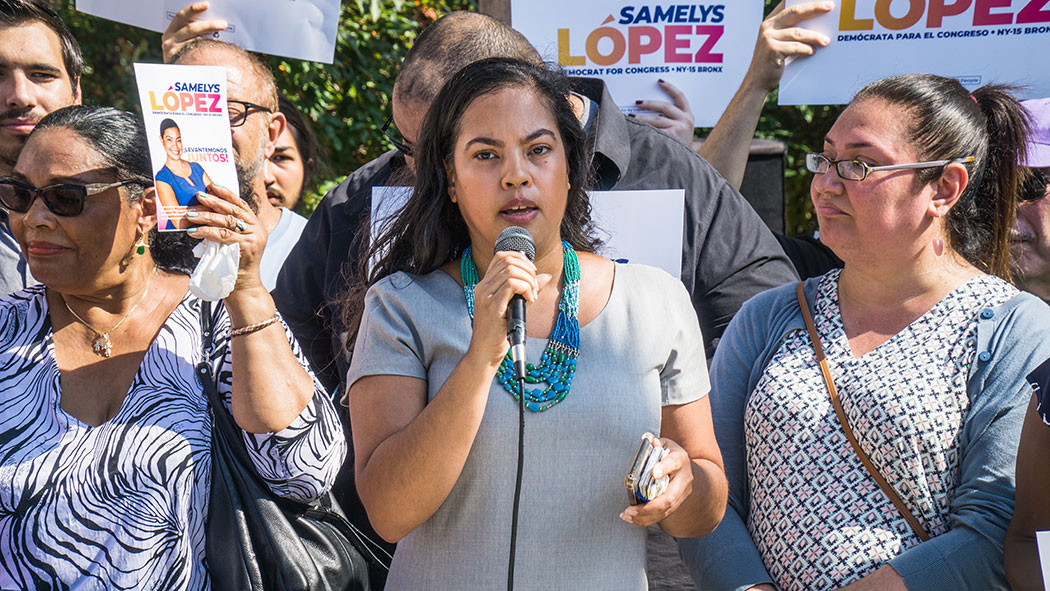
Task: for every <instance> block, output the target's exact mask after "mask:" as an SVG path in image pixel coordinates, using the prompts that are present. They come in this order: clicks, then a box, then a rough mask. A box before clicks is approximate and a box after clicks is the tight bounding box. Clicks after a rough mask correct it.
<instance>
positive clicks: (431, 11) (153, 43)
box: [56, 0, 476, 212]
mask: <svg viewBox="0 0 1050 591" xmlns="http://www.w3.org/2000/svg"><path fill="white" fill-rule="evenodd" d="M190 2H191V0H186V4H189V3H190ZM56 5H57V6H58V7H59V11H60V13H61V14H62V17H63V18H65V19H66V22H67V23H68V24H69V26H70V28H71V29H72V30H73V33H74V34H75V35H76V36H77V39H79V40H80V44H81V46H82V48H83V50H84V61H85V64H86V68H85V73H84V80H83V83H82V86H83V91H84V102H85V103H89V104H102V105H112V106H115V107H119V108H121V109H127V110H129V111H133V112H136V113H137V112H139V105H138V93H137V92H136V90H135V79H134V69H133V66H132V64H134V63H135V62H159V61H160V55H161V54H160V34H159V33H153V32H150V31H145V30H143V29H138V28H135V27H130V26H126V25H122V24H118V23H114V22H111V21H107V20H104V19H99V18H96V17H93V16H89V15H86V14H83V13H80V12H77V11H76V10H74V8H73V6H74V0H60V1H59V2H56ZM471 9H476V6H475V2H474V0H352V1H344V2H343V3H342V15H341V18H340V23H339V36H338V38H337V43H336V52H335V63H333V64H331V65H329V64H319V63H316V62H305V61H300V60H292V59H284V58H279V57H274V56H263V59H264V61H265V62H266V63H267V64H268V65H269V66H270V68H271V69H272V70H273V72H274V75H275V76H276V77H277V84H278V86H279V87H280V88H281V90H283V91H284V92H285V93H286V94H287V95H288V96H289V97H290V98H291V99H292V101H294V102H295V103H296V104H297V105H298V106H299V108H300V109H302V111H303V112H304V114H305V115H306V117H307V118H308V120H309V122H310V123H311V124H312V125H313V126H314V129H315V131H316V133H317V136H318V138H319V140H320V142H321V144H322V146H323V148H324V150H325V152H326V153H327V163H328V167H327V170H326V171H323V172H322V176H323V178H324V179H325V180H323V181H322V182H321V184H320V187H319V188H318V190H317V191H315V192H314V193H313V194H311V195H308V196H306V198H305V199H306V200H307V203H305V204H304V209H305V210H306V212H309V211H312V210H313V207H314V206H315V205H316V203H317V201H318V200H319V199H320V197H321V196H323V195H324V192H325V191H326V190H327V189H328V188H330V187H332V186H333V185H334V184H336V183H337V182H338V181H339V180H340V179H341V178H342V177H343V176H344V175H346V174H348V173H350V172H351V171H353V170H354V169H356V168H357V167H358V166H360V165H362V164H364V163H365V162H368V161H369V160H371V159H372V158H374V157H376V156H378V155H379V154H381V153H382V152H384V151H385V150H387V149H389V148H390V145H389V143H388V142H387V141H386V138H384V137H383V135H382V134H381V133H379V127H380V126H381V125H382V124H383V121H384V120H385V119H386V117H388V116H389V115H390V94H391V90H392V89H393V86H394V77H395V76H396V75H397V69H398V66H399V64H400V63H401V58H402V57H404V54H405V52H406V51H408V48H409V47H410V46H411V44H412V41H413V40H414V39H415V38H416V35H417V34H418V33H419V31H421V30H422V28H423V27H424V26H426V25H427V24H429V23H431V22H433V21H434V20H435V19H437V18H438V17H440V16H441V15H443V14H445V13H447V12H450V11H452V10H471Z"/></svg>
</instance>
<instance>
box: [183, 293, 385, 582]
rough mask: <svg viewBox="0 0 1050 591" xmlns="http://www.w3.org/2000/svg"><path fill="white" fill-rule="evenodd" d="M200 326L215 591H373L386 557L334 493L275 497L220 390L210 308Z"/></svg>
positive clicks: (210, 564)
mask: <svg viewBox="0 0 1050 591" xmlns="http://www.w3.org/2000/svg"><path fill="white" fill-rule="evenodd" d="M201 326H202V337H203V342H204V353H205V355H204V360H203V361H201V363H200V364H199V365H198V366H197V378H198V380H199V381H200V383H201V385H202V386H203V388H204V391H205V393H206V394H207V396H208V405H209V407H210V410H211V415H212V443H211V452H212V474H211V495H210V506H209V508H208V516H207V521H206V523H205V535H206V540H205V552H206V557H207V561H208V572H209V574H210V577H211V588H212V589H214V590H215V591H225V590H230V591H234V590H235V591H244V590H252V591H256V590H258V591H261V590H266V591H270V590H281V591H284V590H288V591H300V590H301V591H307V590H309V591H369V570H370V568H371V569H372V570H377V569H378V570H380V571H385V570H386V569H388V568H389V558H390V557H389V554H386V553H385V551H384V550H382V548H381V547H379V546H378V545H377V544H376V543H375V542H373V541H372V540H370V539H369V538H368V537H367V536H365V535H364V534H363V533H361V532H360V530H358V529H357V528H356V527H354V525H353V524H351V523H350V522H349V521H348V520H347V519H346V516H345V515H344V514H343V511H342V509H341V508H340V507H339V505H338V504H337V503H336V502H335V501H334V499H332V498H331V493H326V494H325V495H324V496H322V497H321V498H320V499H318V500H317V501H315V502H313V503H311V504H304V503H299V502H296V501H293V500H290V499H284V498H281V497H279V496H277V495H275V494H274V493H273V492H272V491H270V489H269V487H268V486H266V483H265V482H264V481H263V480H262V478H261V477H260V476H259V475H258V473H257V472H256V470H255V467H254V465H253V464H252V461H251V458H250V457H249V456H248V450H247V448H246V447H245V445H244V440H243V439H242V435H241V429H240V428H239V427H238V426H237V424H236V423H235V422H234V419H233V416H232V415H231V414H230V412H229V410H227V408H226V405H225V404H224V403H223V400H222V398H221V397H220V395H219V391H218V389H217V388H216V385H215V378H214V374H213V372H212V367H211V365H210V364H209V361H210V360H211V359H213V351H212V336H213V334H212V333H213V320H212V317H211V306H210V304H208V303H207V302H204V303H202V305H201ZM220 354H225V351H221V352H220ZM380 556H383V557H384V558H385V560H384V559H382V558H380Z"/></svg>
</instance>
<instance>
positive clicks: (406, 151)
mask: <svg viewBox="0 0 1050 591" xmlns="http://www.w3.org/2000/svg"><path fill="white" fill-rule="evenodd" d="M393 124H394V118H393V117H388V118H387V120H386V123H384V124H383V127H380V128H379V131H380V132H382V134H383V135H385V136H386V139H388V140H390V143H391V144H394V148H395V149H396V150H397V151H398V152H401V154H402V155H403V156H412V147H411V146H408V145H405V138H404V136H402V135H401V134H400V133H399V132H398V133H397V136H394V134H393V133H390V126H391V125H393ZM394 131H395V132H397V129H395V130H394Z"/></svg>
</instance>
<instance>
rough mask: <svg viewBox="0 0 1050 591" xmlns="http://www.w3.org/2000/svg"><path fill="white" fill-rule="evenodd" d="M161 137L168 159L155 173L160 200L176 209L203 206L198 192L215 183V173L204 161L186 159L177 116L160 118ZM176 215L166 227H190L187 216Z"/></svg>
mask: <svg viewBox="0 0 1050 591" xmlns="http://www.w3.org/2000/svg"><path fill="white" fill-rule="evenodd" d="M160 139H161V141H162V142H163V145H164V155H165V156H166V160H165V162H164V166H162V167H161V169H160V170H159V171H157V174H156V176H155V178H156V180H157V182H156V185H155V188H156V191H157V201H158V204H159V205H161V206H163V207H165V208H174V209H176V210H178V209H179V208H183V207H197V206H199V205H200V201H198V200H197V193H199V192H201V191H205V192H207V190H208V187H210V186H211V185H212V182H211V177H209V176H208V173H207V172H205V171H204V167H202V166H201V165H200V164H197V163H196V162H189V161H186V160H183V159H182V131H181V130H179V124H178V123H175V120H174V119H171V118H167V119H164V120H163V121H161V122H160ZM176 219H177V222H176V221H170V220H169V221H168V222H167V224H168V227H167V228H165V229H167V230H173V229H175V228H176V227H178V228H179V229H186V228H188V227H189V225H190V224H188V223H186V218H184V217H182V216H176Z"/></svg>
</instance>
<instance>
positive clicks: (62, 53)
mask: <svg viewBox="0 0 1050 591" xmlns="http://www.w3.org/2000/svg"><path fill="white" fill-rule="evenodd" d="M83 69H84V61H83V58H82V57H81V53H80V44H78V43H77V40H76V38H75V37H73V34H72V33H71V32H70V30H69V28H68V27H66V25H65V23H64V22H62V19H61V17H59V16H58V14H57V13H56V12H55V11H54V9H52V8H51V7H50V6H49V5H47V4H46V3H44V2H41V1H39V0H5V1H4V2H0V101H3V103H2V105H0V108H2V110H0V177H4V178H6V177H7V176H8V175H9V174H11V169H12V167H14V164H15V161H16V160H17V159H18V155H19V154H20V153H21V152H22V146H24V145H25V141H26V137H27V136H28V135H29V133H30V132H31V131H33V128H34V127H35V126H36V123H37V122H38V121H40V120H41V119H43V117H44V115H47V114H48V113H50V112H51V111H55V110H58V109H61V108H62V107H67V106H69V105H74V104H77V105H78V104H80V75H81V73H82V71H83ZM35 283H36V282H35V281H34V280H33V278H32V276H31V275H30V274H29V268H28V266H27V265H26V262H25V259H24V258H23V257H22V251H21V249H20V248H19V246H18V243H17V242H16V241H15V239H14V236H12V235H11V230H10V228H9V226H8V222H7V211H6V210H4V209H2V208H0V295H6V294H8V293H11V292H14V291H17V290H19V289H22V288H23V287H26V286H28V285H32V284H35Z"/></svg>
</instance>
